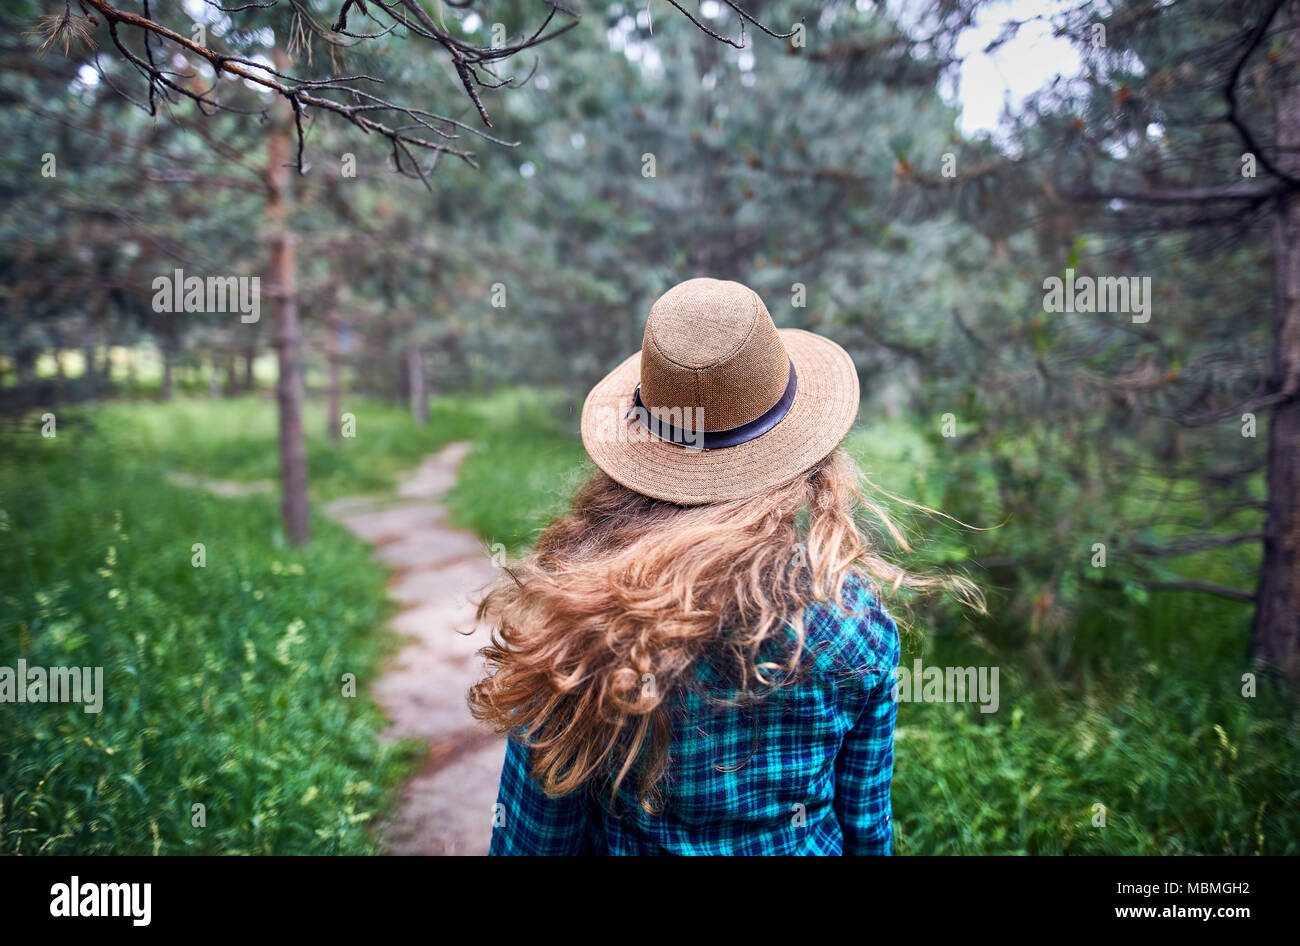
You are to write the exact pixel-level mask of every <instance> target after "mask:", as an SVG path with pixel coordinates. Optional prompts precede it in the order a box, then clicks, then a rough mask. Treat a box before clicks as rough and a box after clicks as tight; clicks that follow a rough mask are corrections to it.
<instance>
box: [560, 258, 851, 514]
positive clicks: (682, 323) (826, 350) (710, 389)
mask: <svg viewBox="0 0 1300 946" xmlns="http://www.w3.org/2000/svg"><path fill="white" fill-rule="evenodd" d="M857 416H858V374H857V371H856V369H854V367H853V360H852V359H851V358H849V355H848V352H846V351H845V350H844V349H843V348H841V347H840V346H839V345H837V344H835V343H834V342H833V341H831V340H830V339H828V338H823V337H822V336H820V335H814V334H812V333H811V332H804V331H800V330H798V329H782V330H780V331H778V330H777V328H776V326H775V325H773V324H772V316H771V315H769V314H768V311H767V306H765V305H763V300H762V299H760V298H759V297H758V293H756V292H754V290H752V289H750V288H748V287H747V286H742V285H741V284H740V283H738V282H728V281H724V280H719V279H688V280H686V282H684V283H680V284H678V285H676V286H674V287H673V288H672V289H669V290H668V291H667V292H666V293H664V294H663V295H662V296H660V297H659V299H658V301H656V302H655V304H654V305H653V306H652V307H651V308H650V316H649V318H648V319H647V320H646V326H645V339H644V341H643V342H642V345H641V351H640V352H639V353H637V354H635V355H633V356H632V357H631V358H628V359H627V360H626V361H624V362H623V363H622V364H621V365H619V366H618V367H617V368H615V369H614V370H613V371H612V372H610V374H608V375H607V376H606V377H605V378H604V380H602V381H601V382H600V383H599V384H597V385H596V386H595V387H594V388H593V389H592V390H591V393H590V394H588V395H587V401H586V403H585V404H583V407H582V443H583V446H584V447H586V449H587V453H588V454H589V455H590V456H591V459H592V460H593V461H595V463H596V465H597V466H598V467H600V468H601V469H602V470H604V471H605V472H606V473H608V474H609V475H610V476H611V477H613V478H614V479H615V480H617V481H618V482H620V483H622V484H623V485H624V486H626V487H628V488H629V489H633V490H636V492H638V493H642V494H644V495H646V496H652V497H654V498H656V499H664V500H667V501H669V502H673V503H677V504H678V505H682V506H696V505H701V504H703V503H715V502H722V501H724V500H728V499H742V498H744V497H748V496H754V495H756V494H758V493H761V492H762V491H763V490H765V489H768V488H769V487H772V486H776V485H778V484H780V483H784V482H786V481H787V480H790V479H792V478H794V477H796V476H798V475H799V474H800V473H802V472H804V471H805V470H807V469H808V468H809V467H811V466H812V465H814V464H815V463H817V462H818V461H820V460H822V459H823V458H825V457H826V456H827V455H828V454H829V453H830V452H831V451H832V450H834V449H835V447H836V446H837V445H838V444H839V442H840V441H841V440H842V439H844V435H845V434H846V433H848V431H849V428H850V427H852V426H853V422H854V421H855V420H856V419H857Z"/></svg>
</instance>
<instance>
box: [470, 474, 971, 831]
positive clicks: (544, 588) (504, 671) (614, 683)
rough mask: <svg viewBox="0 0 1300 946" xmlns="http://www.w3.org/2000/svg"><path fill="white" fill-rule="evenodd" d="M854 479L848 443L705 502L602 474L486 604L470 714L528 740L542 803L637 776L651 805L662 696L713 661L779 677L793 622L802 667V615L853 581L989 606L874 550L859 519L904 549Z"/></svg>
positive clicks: (664, 725)
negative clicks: (668, 496) (746, 491)
mask: <svg viewBox="0 0 1300 946" xmlns="http://www.w3.org/2000/svg"><path fill="white" fill-rule="evenodd" d="M862 482H864V478H863V477H862V475H861V473H860V472H859V471H858V469H857V467H856V465H855V464H854V463H853V461H852V459H850V458H849V457H848V455H847V454H846V453H844V452H843V450H836V451H835V452H834V453H832V454H831V455H830V456H828V457H827V458H826V459H825V460H823V461H822V462H821V463H818V464H817V465H816V466H814V467H813V468H811V469H810V470H808V471H806V472H805V473H803V474H802V475H800V476H798V477H796V478H794V479H792V480H790V481H789V482H787V483H784V484H782V485H780V486H777V487H774V488H772V489H769V490H767V491H766V492H764V493H761V494H759V495H757V496H754V497H751V498H748V499H739V500H732V501H729V502H721V503H715V504H712V505H706V506H677V505H674V504H672V503H668V502H663V501H661V500H656V499H651V498H649V497H646V496H642V495H640V494H639V493H635V492H633V491H632V490H630V489H628V488H627V487H624V486H621V485H619V484H618V483H616V482H615V481H614V480H612V479H610V478H609V477H608V476H606V475H604V474H603V473H601V474H597V475H596V476H594V477H592V478H591V479H590V480H589V481H588V482H587V483H586V484H585V485H584V486H583V487H582V488H581V489H580V490H579V491H578V493H577V494H576V496H575V497H574V499H573V502H572V506H571V508H570V510H569V511H568V512H567V513H566V514H564V515H562V516H560V517H559V518H558V519H556V520H555V521H554V522H553V523H552V524H551V525H550V526H549V527H547V529H546V530H545V531H544V532H543V533H542V535H541V537H540V539H539V541H538V543H537V546H536V548H535V549H534V551H533V552H532V554H530V555H529V556H528V557H527V558H526V559H525V560H524V561H522V562H521V563H519V564H518V565H517V566H514V567H512V568H511V569H510V570H509V574H508V576H507V577H505V578H503V579H502V580H501V581H500V582H498V583H497V584H496V585H495V586H494V587H493V588H492V589H491V590H490V591H489V592H488V594H487V595H486V596H485V597H484V598H483V600H482V601H481V603H480V604H479V608H478V617H479V620H480V621H487V622H489V623H490V624H491V625H492V628H493V630H492V642H491V643H490V644H489V645H488V646H486V647H484V648H483V649H482V650H481V651H480V653H481V654H482V655H483V657H484V658H485V660H486V663H487V666H488V671H489V672H488V675H487V676H486V677H485V678H484V679H483V680H481V681H480V682H478V683H477V684H475V685H474V686H473V687H472V688H471V689H470V693H469V703H470V708H471V711H472V712H473V714H474V715H475V717H477V718H479V719H482V720H486V721H487V722H488V723H490V724H491V725H492V726H493V727H494V728H495V729H496V730H498V731H499V732H507V731H515V732H519V731H526V732H527V734H528V745H529V746H530V748H531V759H532V776H533V778H534V779H535V780H536V781H537V782H538V783H539V784H540V786H541V787H542V789H543V790H544V791H545V792H546V793H547V794H548V795H551V796H554V797H558V796H563V795H567V794H569V793H571V792H573V791H575V790H576V789H578V788H579V787H581V786H583V785H585V784H587V783H588V782H589V780H592V779H593V778H594V777H603V778H608V780H609V783H610V790H611V795H617V793H618V790H619V786H620V785H621V784H622V782H623V781H624V779H625V778H626V777H627V776H628V774H629V773H631V772H634V771H635V772H636V774H637V796H638V798H639V800H640V802H641V804H642V805H643V806H644V807H646V809H647V810H654V804H655V798H656V791H655V788H656V786H657V785H658V783H659V781H660V779H661V778H662V777H663V775H664V773H665V772H666V771H667V766H668V748H669V745H668V743H669V736H670V733H671V725H670V721H669V718H668V713H667V709H666V704H665V701H666V700H667V699H668V697H669V696H670V695H671V694H673V693H674V692H675V691H676V690H677V689H678V688H679V687H680V686H683V685H687V684H689V682H690V680H689V676H688V674H689V672H690V671H691V670H692V667H693V666H694V665H695V663H696V661H697V660H699V659H700V658H701V657H702V656H704V655H705V654H706V653H708V654H709V655H710V656H711V657H712V658H713V659H715V660H720V661H724V662H733V661H734V665H735V667H736V670H737V671H738V679H739V680H741V681H742V685H743V686H744V687H745V688H751V687H759V686H766V685H771V683H772V680H771V678H770V677H769V676H768V674H769V673H770V671H772V670H773V669H776V666H775V665H773V664H771V663H761V662H760V660H759V649H760V647H762V645H763V644H764V642H766V641H769V640H770V639H771V638H772V637H773V635H774V634H777V633H779V632H782V631H783V630H784V629H785V628H787V627H788V628H790V629H792V630H793V632H794V635H795V638H796V641H797V644H796V646H795V648H794V649H793V651H792V653H791V656H790V659H789V660H788V661H787V663H786V669H787V670H791V671H792V670H793V668H794V667H795V665H796V662H797V661H798V659H799V652H800V651H801V649H802V646H803V610H804V608H805V606H806V605H808V604H809V603H810V602H812V601H814V600H816V601H821V602H830V603H835V604H837V605H838V604H841V592H842V590H843V587H844V582H845V579H846V578H847V577H848V576H849V574H850V573H851V572H853V571H855V570H856V571H858V572H859V573H861V574H863V575H864V576H865V577H866V578H867V579H868V580H870V581H871V583H872V584H873V585H875V586H876V587H878V588H888V589H892V590H894V591H897V590H899V589H900V588H907V589H912V590H925V589H932V588H937V587H947V588H948V589H950V590H952V591H954V592H955V593H956V594H957V596H958V597H959V598H960V599H961V600H963V601H964V602H965V603H967V604H969V605H971V606H972V607H974V608H976V609H977V610H982V609H983V602H982V599H981V598H980V593H979V590H978V589H977V588H976V587H975V586H974V585H973V584H971V583H970V582H969V581H967V580H966V579H964V578H959V577H952V576H924V575H917V574H911V573H909V572H907V571H905V570H904V569H903V568H901V567H900V566H898V565H896V564H893V563H891V562H890V561H888V560H887V559H886V558H884V557H883V556H882V555H881V554H880V553H879V552H878V551H876V550H875V549H874V548H872V547H870V546H869V545H868V544H867V543H866V542H865V541H864V537H863V533H862V530H861V529H860V528H859V525H858V522H857V520H856V518H855V514H856V513H858V512H862V513H866V514H867V515H868V516H869V517H870V518H871V519H872V520H874V524H875V525H876V526H877V527H880V528H883V530H884V532H886V533H888V534H889V535H890V536H891V537H892V538H893V539H894V541H895V542H897V543H898V544H899V545H900V546H902V547H903V548H905V549H906V548H907V543H906V541H905V540H904V537H903V535H902V533H901V532H900V530H899V529H898V528H897V527H896V526H895V525H894V523H893V522H892V521H891V519H890V517H889V516H888V514H887V513H886V511H885V509H884V508H883V507H882V506H881V505H880V504H879V503H877V502H875V501H873V500H872V499H870V498H869V497H868V496H867V494H866V492H865V491H864V490H863V489H862V486H861V485H860V484H861V483H862ZM873 489H874V487H873ZM886 495H888V494H886ZM893 498H897V497H893ZM908 505H912V506H914V505H915V504H911V503H909V504H908ZM916 508H923V507H916ZM801 512H803V513H806V518H805V516H804V515H801ZM647 674H649V675H651V676H650V677H648V678H647V676H646V675H647ZM644 679H651V680H653V681H654V686H652V687H646V686H643V685H642V681H643V680H644Z"/></svg>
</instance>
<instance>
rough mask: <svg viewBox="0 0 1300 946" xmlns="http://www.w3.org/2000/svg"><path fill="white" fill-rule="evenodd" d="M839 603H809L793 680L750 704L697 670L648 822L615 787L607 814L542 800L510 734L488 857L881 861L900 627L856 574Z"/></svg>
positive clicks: (602, 801)
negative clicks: (859, 857)
mask: <svg viewBox="0 0 1300 946" xmlns="http://www.w3.org/2000/svg"><path fill="white" fill-rule="evenodd" d="M843 600H844V609H843V610H841V609H839V608H836V607H834V606H832V605H825V604H820V603H816V602H814V603H813V604H812V605H810V606H809V607H808V609H807V611H806V612H805V617H806V620H805V648H806V651H805V655H804V659H803V661H802V663H801V666H802V668H803V671H804V672H803V673H801V674H799V675H798V677H797V678H796V682H793V683H788V684H786V685H784V686H780V687H775V688H772V689H770V690H767V691H765V692H764V693H763V695H762V697H761V698H760V699H758V700H756V701H754V700H750V701H749V702H748V703H747V704H744V705H735V701H737V700H738V699H740V698H742V697H743V696H744V693H743V691H742V690H740V689H739V688H736V687H733V686H730V685H729V684H728V683H727V681H726V676H727V675H726V674H725V673H722V672H720V671H719V669H718V668H717V667H714V666H713V665H712V664H710V663H709V662H707V661H703V662H701V663H699V664H698V665H697V667H696V678H697V683H698V685H697V686H694V687H688V688H683V691H682V692H681V693H680V694H676V695H674V696H673V697H670V701H669V709H670V714H671V718H672V725H673V732H672V744H671V750H670V761H669V767H668V774H667V775H666V776H665V778H664V781H663V783H662V785H661V789H662V792H663V803H662V806H661V810H660V813H659V814H657V815H651V814H649V813H647V812H646V811H645V810H644V809H643V808H642V807H641V806H640V804H639V803H638V802H637V801H636V799H635V798H634V797H632V795H633V793H632V792H631V791H629V790H628V788H627V787H626V785H625V787H624V788H623V789H622V790H621V793H620V798H619V804H618V805H617V806H616V807H617V811H618V813H617V814H614V813H613V812H612V811H611V806H610V803H609V799H608V792H606V793H605V796H604V797H603V798H602V797H601V795H600V793H599V792H597V791H595V790H592V791H578V792H575V793H573V794H571V795H567V796H565V797H563V798H548V797H547V796H546V795H545V794H543V792H542V790H541V789H540V787H539V786H538V785H537V784H536V783H535V782H534V781H533V779H532V778H531V777H530V776H529V775H528V749H527V748H526V746H524V745H523V744H522V743H521V742H520V741H518V740H516V739H513V738H512V739H511V740H510V742H509V746H508V748H507V750H506V760H505V765H504V766H503V767H502V770H501V785H500V788H499V790H498V793H497V803H498V807H497V809H496V811H497V817H496V819H495V821H494V823H495V825H496V826H495V827H494V828H493V831H492V847H491V851H490V853H492V854H567V855H572V854H889V853H890V849H891V842H892V840H893V819H892V813H891V809H890V800H889V786H890V780H891V778H892V776H893V769H894V721H895V718H896V716H897V711H898V705H897V703H896V702H895V701H894V700H893V698H892V694H891V689H892V687H893V680H892V678H891V676H890V674H891V671H893V669H894V668H895V667H896V666H898V659H899V639H898V630H897V628H896V627H895V626H894V622H893V620H892V619H891V618H890V617H889V615H888V614H887V613H886V612H885V611H884V609H883V608H882V607H881V605H880V603H879V602H878V601H877V599H876V597H875V596H874V595H873V594H872V593H871V591H870V590H869V589H868V587H867V585H866V584H865V583H864V582H863V581H861V580H859V579H858V578H856V577H853V578H850V579H849V580H848V581H846V582H845V586H844V599H843ZM791 639H793V638H791ZM787 655H788V651H787ZM773 656H777V655H773ZM787 659H788V657H787ZM727 700H730V701H732V704H731V705H727V703H726V702H724V701H727ZM632 781H634V779H633V778H629V779H628V782H632Z"/></svg>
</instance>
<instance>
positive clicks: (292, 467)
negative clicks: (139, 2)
mask: <svg viewBox="0 0 1300 946" xmlns="http://www.w3.org/2000/svg"><path fill="white" fill-rule="evenodd" d="M272 59H273V62H274V64H275V68H276V69H277V70H279V71H280V72H288V71H289V68H290V61H289V55H288V53H287V52H285V51H284V49H283V48H281V47H280V46H276V47H275V50H274V53H273V56H272ZM270 126H271V127H270V133H269V135H268V137H267V148H266V188H267V202H266V222H267V229H268V231H269V236H270V242H271V261H270V272H269V276H270V283H271V286H272V289H271V292H272V295H273V304H274V308H275V347H276V351H277V353H278V354H279V361H280V377H279V380H278V382H277V383H276V389H275V394H276V400H277V401H278V403H279V407H280V485H281V489H282V491H283V500H282V504H281V509H282V512H283V515H284V534H285V538H287V539H288V540H289V543H290V544H292V545H302V544H303V543H305V542H307V540H308V539H310V538H311V526H310V522H309V519H308V510H307V446H306V443H305V441H304V440H303V430H302V399H303V392H302V387H303V382H302V361H301V357H300V348H301V344H302V341H301V334H300V331H299V327H298V285H297V274H296V272H295V257H294V235H293V233H292V232H291V231H290V229H289V219H288V218H289V203H290V200H291V194H290V190H289V188H290V181H289V174H290V173H291V167H290V162H291V161H293V144H294V140H293V139H294V125H293V110H292V108H291V107H290V105H289V103H288V102H286V101H285V100H284V99H282V98H279V97H277V98H276V99H275V102H274V103H273V107H272V118H271V123H270Z"/></svg>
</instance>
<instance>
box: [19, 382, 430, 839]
mask: <svg viewBox="0 0 1300 946" xmlns="http://www.w3.org/2000/svg"><path fill="white" fill-rule="evenodd" d="M256 407H257V405H254V404H252V403H251V402H250V403H238V404H229V405H217V404H203V405H172V406H167V407H158V406H152V405H140V406H122V407H110V408H104V409H100V410H91V411H86V412H80V413H73V412H67V413H65V412H60V426H59V429H58V436H57V437H56V438H54V439H50V440H45V439H42V438H40V437H39V436H37V435H34V434H32V433H27V432H21V433H10V434H9V435H7V437H6V441H5V443H4V444H3V445H0V453H3V454H4V455H5V462H4V463H3V464H2V465H0V588H3V592H0V604H2V608H0V613H2V617H0V664H2V665H7V666H11V667H12V666H15V665H16V660H17V658H18V657H23V658H25V659H26V660H27V662H28V664H29V665H30V666H64V665H71V666H101V667H103V668H104V688H105V691H106V698H105V702H104V707H103V711H102V712H101V713H99V714H97V715H96V714H86V713H84V712H83V709H82V707H81V706H77V705H70V704H36V703H28V704H23V705H19V704H14V703H5V704H0V852H4V853H11V854H18V853H38V852H39V853H47V854H68V853H73V852H77V853H83V854H86V853H112V854H155V853H160V854H176V853H227V854H251V853H274V854H302V853H318V854H325V853H351V854H357V853H370V852H373V850H374V844H373V841H372V839H371V837H370V834H369V833H368V831H367V828H368V825H369V824H370V823H371V822H372V821H373V820H374V819H375V818H376V817H377V816H378V815H379V814H380V813H381V812H382V810H383V809H384V808H385V806H386V805H387V804H388V801H389V797H390V792H391V790H392V788H393V787H394V786H395V784H396V783H397V781H398V779H399V778H400V776H401V774H402V772H403V771H404V768H405V766H404V763H403V759H404V754H405V752H404V750H403V749H401V748H395V749H389V748H384V747H382V746H381V745H380V744H379V743H378V741H377V739H376V733H377V732H378V730H379V728H380V727H381V726H382V725H383V720H382V718H381V717H380V715H379V713H378V711H377V710H376V708H375V707H374V706H373V704H372V703H371V702H370V701H369V699H368V698H367V696H366V690H367V687H368V685H369V683H370V681H371V680H373V678H374V675H375V672H376V668H377V662H378V658H379V656H380V653H381V651H382V650H383V649H384V647H385V646H387V642H386V641H385V640H384V639H383V638H382V637H381V636H379V635H377V634H376V633H375V629H376V628H379V627H382V625H383V623H384V619H385V614H386V609H387V605H386V602H385V584H384V582H385V576H384V574H383V572H382V570H381V569H380V568H378V567H377V566H376V565H374V564H373V563H372V562H371V560H370V550H369V548H368V547H367V546H366V545H365V544H364V543H362V542H360V541H358V540H356V539H354V538H353V537H352V536H351V535H349V534H348V533H346V532H345V531H344V530H343V529H342V528H340V527H338V526H336V525H334V524H333V523H331V522H329V521H326V520H324V519H323V518H320V517H317V518H316V519H315V520H314V521H313V524H312V525H313V533H314V539H313V542H312V544H311V545H310V546H309V547H308V548H306V549H303V550H292V549H289V548H286V547H284V546H283V543H282V541H280V540H279V538H278V537H279V535H280V527H279V510H278V502H277V500H276V499H275V498H274V497H272V496H258V497H252V498H248V499H241V500H230V499H221V498H217V497H213V496H209V495H207V494H206V493H204V492H202V491H198V490H187V489H183V488H180V487H175V486H172V485H169V484H168V483H167V482H166V480H165V479H164V476H163V473H164V471H165V470H166V469H167V468H168V467H169V466H170V465H171V463H172V462H173V461H174V460H176V459H178V458H179V457H180V456H182V455H188V459H189V461H190V462H191V463H193V464H194V466H193V467H191V468H192V469H196V470H197V471H198V472H202V473H205V474H208V475H218V471H220V473H221V474H226V473H227V472H228V471H234V470H241V471H242V470H245V469H247V466H246V465H247V464H249V463H250V462H251V457H250V453H249V451H248V448H247V446H246V445H245V444H243V443H242V442H240V441H239V440H238V438H236V440H235V442H234V445H233V446H231V445H228V444H225V443H223V441H222V438H223V437H224V436H226V435H227V434H228V433H229V432H230V431H231V430H232V429H233V430H237V431H244V430H245V427H244V425H245V424H249V423H253V422H261V421H260V420H259V419H258V411H257V410H256V409H255V408H256ZM169 425H174V426H169ZM251 429H252V430H256V428H251ZM169 430H170V431H172V432H173V433H175V434H176V435H177V437H176V440H177V442H172V441H170V440H169V439H168V438H169V436H170V435H169V434H168V431H169ZM164 445H166V446H165V448H164ZM224 450H229V453H226V452H223V451H224ZM187 451H188V453H187ZM344 456H345V457H346V454H344ZM343 462H349V461H346V460H345V461H341V463H340V470H341V468H342V463H343ZM397 463H398V461H397V460H396V459H392V458H385V465H386V466H387V465H396V464H397ZM207 464H211V467H209V466H208V465H207ZM249 472H252V473H256V475H261V474H262V473H263V472H264V471H263V470H262V469H260V468H258V469H255V470H251V471H249ZM333 476H334V479H335V482H333V483H330V481H329V480H328V479H327V481H326V482H327V484H328V485H329V486H330V487H334V488H338V487H340V486H341V484H340V483H339V482H338V480H341V479H342V478H343V474H342V473H341V472H335V473H334V474H333ZM367 482H368V483H371V484H372V485H373V484H377V482H378V480H377V479H375V480H373V481H367ZM194 543H202V544H203V545H204V547H205V556H206V567H202V568H199V567H194V566H193V564H192V562H193V557H194V554H195V552H194V550H193V546H194ZM344 674H354V675H355V677H356V680H357V694H358V695H357V696H356V697H355V698H348V697H346V696H344V695H343V687H344V681H343V677H344ZM194 805H203V806H204V811H205V815H206V826H205V827H197V826H195V825H194V823H193V822H194V820H195V813H196V809H194V807H193V806H194Z"/></svg>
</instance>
